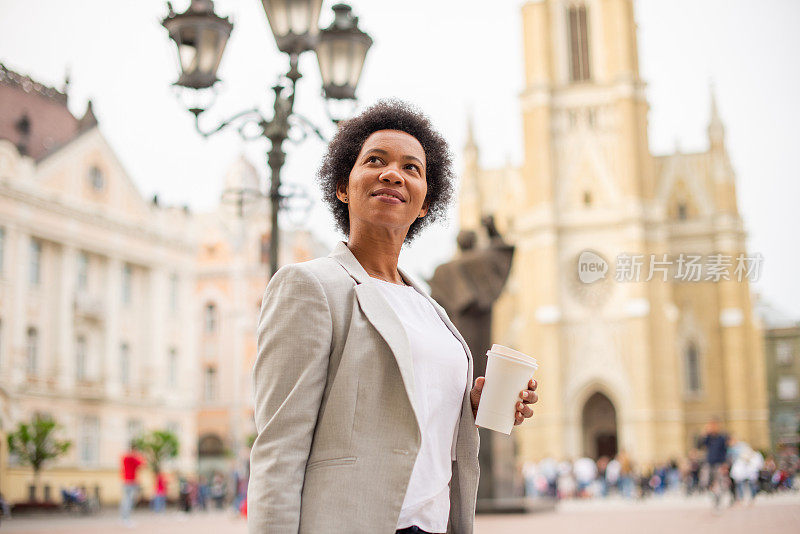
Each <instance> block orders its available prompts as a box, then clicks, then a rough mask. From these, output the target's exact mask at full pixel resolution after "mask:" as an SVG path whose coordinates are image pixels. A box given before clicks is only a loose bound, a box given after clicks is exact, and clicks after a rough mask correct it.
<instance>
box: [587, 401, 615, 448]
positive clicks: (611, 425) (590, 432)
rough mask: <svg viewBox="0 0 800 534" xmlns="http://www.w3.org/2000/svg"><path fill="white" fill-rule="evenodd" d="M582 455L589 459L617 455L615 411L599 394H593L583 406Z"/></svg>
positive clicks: (609, 402)
mask: <svg viewBox="0 0 800 534" xmlns="http://www.w3.org/2000/svg"><path fill="white" fill-rule="evenodd" d="M581 424H582V428H583V454H584V455H586V456H588V457H590V458H594V459H597V458H600V457H601V456H607V457H609V458H612V457H614V456H616V454H617V410H616V409H615V408H614V405H613V404H612V403H611V401H610V400H609V399H608V397H606V396H605V395H603V394H602V393H600V392H596V393H594V394H593V395H592V396H590V397H589V399H588V400H587V401H586V404H584V405H583V413H582V416H581Z"/></svg>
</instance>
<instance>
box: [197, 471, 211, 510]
mask: <svg viewBox="0 0 800 534" xmlns="http://www.w3.org/2000/svg"><path fill="white" fill-rule="evenodd" d="M210 496H211V489H210V488H209V486H208V479H207V478H206V477H205V475H200V476H199V477H198V482H197V507H198V508H199V509H201V510H208V499H209V497H210Z"/></svg>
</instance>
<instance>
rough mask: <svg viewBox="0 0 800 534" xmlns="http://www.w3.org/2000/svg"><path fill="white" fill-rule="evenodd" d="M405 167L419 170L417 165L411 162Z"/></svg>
mask: <svg viewBox="0 0 800 534" xmlns="http://www.w3.org/2000/svg"><path fill="white" fill-rule="evenodd" d="M406 168H407V169H412V170H415V171H417V172H419V167H417V166H416V165H414V164H413V163H409V164H408V165H406Z"/></svg>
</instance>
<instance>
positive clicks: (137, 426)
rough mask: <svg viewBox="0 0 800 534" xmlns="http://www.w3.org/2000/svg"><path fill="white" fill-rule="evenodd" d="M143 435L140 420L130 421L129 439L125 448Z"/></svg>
mask: <svg viewBox="0 0 800 534" xmlns="http://www.w3.org/2000/svg"><path fill="white" fill-rule="evenodd" d="M141 435H142V422H141V421H139V420H138V419H128V439H127V440H126V441H125V446H128V445H129V444H130V442H131V441H133V440H135V439H137V438H139V437H141Z"/></svg>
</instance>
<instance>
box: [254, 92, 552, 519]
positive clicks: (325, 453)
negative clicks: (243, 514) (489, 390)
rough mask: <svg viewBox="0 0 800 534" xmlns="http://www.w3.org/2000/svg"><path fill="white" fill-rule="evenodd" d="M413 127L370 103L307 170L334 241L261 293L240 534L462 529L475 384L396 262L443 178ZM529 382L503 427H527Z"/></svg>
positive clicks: (442, 198) (408, 118)
mask: <svg viewBox="0 0 800 534" xmlns="http://www.w3.org/2000/svg"><path fill="white" fill-rule="evenodd" d="M451 165H452V164H451V158H450V154H449V150H448V148H447V144H446V142H445V141H444V139H443V138H442V137H441V136H440V135H439V134H438V133H437V132H436V131H435V130H434V129H433V127H432V126H431V124H430V122H429V121H428V119H427V118H426V117H424V116H423V115H421V114H420V113H418V112H417V111H415V110H413V109H411V108H410V107H409V106H408V105H406V104H403V103H402V102H397V101H383V102H379V103H378V104H376V105H374V106H372V107H371V108H369V109H367V110H366V111H364V112H363V113H362V114H361V115H359V116H357V117H355V118H353V119H351V120H349V121H346V122H344V123H342V124H341V126H340V128H339V130H338V132H337V134H336V136H335V137H334V139H333V140H332V141H331V143H330V145H329V146H328V151H327V154H326V155H325V158H324V160H323V164H322V166H321V168H320V171H319V178H320V182H321V187H322V193H323V198H324V200H325V201H326V202H327V203H328V204H329V205H330V206H331V209H332V212H333V215H334V219H335V221H336V224H337V226H338V228H339V230H341V231H342V232H343V233H344V234H345V235H347V236H348V240H347V242H344V241H339V243H337V245H336V247H335V248H334V250H333V251H332V252H331V253H330V254H329V255H328V256H327V257H325V258H317V259H314V260H310V261H306V262H302V263H297V264H293V265H286V266H284V267H282V268H280V269H279V270H278V271H277V272H276V273H275V275H274V276H273V277H272V279H271V280H270V281H269V284H268V285H267V288H266V291H265V293H264V298H263V301H262V307H261V315H260V318H259V324H258V355H257V359H256V362H255V365H254V366H253V375H252V379H253V389H254V397H255V421H256V427H257V431H258V433H257V437H256V440H255V442H254V444H253V448H252V451H251V462H250V469H251V472H250V484H249V490H248V512H249V517H248V525H249V531H250V532H251V533H259V534H266V533H276V534H284V533H289V532H300V533H309V534H318V533H326V532H335V533H343V532H353V533H356V532H359V533H360V532H364V533H387V534H388V533H391V532H395V531H396V530H397V531H398V532H431V533H444V532H448V533H450V532H453V533H458V534H469V533H471V532H472V525H473V519H474V514H475V499H476V493H477V487H478V471H479V469H478V431H477V427H476V426H475V414H476V411H477V407H478V403H479V401H480V393H481V389H482V388H483V377H479V378H478V379H477V380H476V381H475V384H474V387H473V388H472V389H471V390H470V387H469V386H470V385H471V384H472V356H471V354H470V352H469V348H468V347H467V345H466V343H465V342H464V339H463V338H462V337H461V335H460V334H459V332H458V331H457V330H456V328H455V327H454V326H453V324H452V323H451V322H450V320H449V318H448V317H447V314H446V313H445V311H444V309H443V308H442V307H441V306H439V305H438V304H437V303H436V302H435V301H434V300H433V299H432V298H430V296H428V295H427V294H426V293H425V291H424V290H423V289H422V288H421V287H420V286H419V284H418V283H416V282H415V281H414V280H413V279H411V277H410V276H409V275H408V274H407V273H406V272H405V271H404V270H403V269H401V268H400V267H399V266H398V265H397V261H398V257H399V255H400V249H401V247H402V245H403V244H404V243H408V242H410V241H412V240H413V239H414V238H415V237H416V236H417V235H418V234H419V232H420V230H421V229H422V228H424V227H425V226H427V225H428V224H429V223H431V222H433V221H434V220H436V219H437V218H438V217H440V216H441V215H443V214H444V213H445V212H446V210H447V207H448V204H449V202H450V200H451V198H452V196H453V195H452V192H453V171H452V168H451ZM535 389H536V383H535V381H533V380H531V382H530V383H529V385H528V390H527V391H524V392H520V402H519V403H518V405H517V409H518V411H517V414H516V421H515V424H519V423H521V422H522V421H523V420H524V418H526V417H530V416H531V415H532V413H533V412H532V411H531V408H530V407H529V406H528V404H532V403H534V402H536V400H537V397H536V393H535V391H534V390H535Z"/></svg>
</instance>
